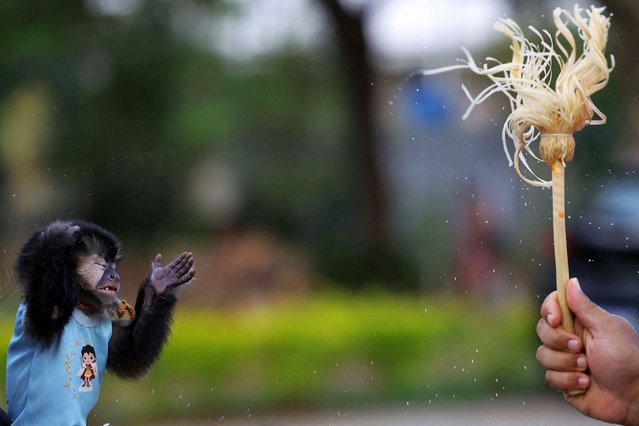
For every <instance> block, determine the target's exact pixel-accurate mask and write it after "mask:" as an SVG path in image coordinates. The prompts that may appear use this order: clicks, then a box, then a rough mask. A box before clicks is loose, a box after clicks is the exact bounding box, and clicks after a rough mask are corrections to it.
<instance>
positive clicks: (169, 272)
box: [150, 252, 195, 294]
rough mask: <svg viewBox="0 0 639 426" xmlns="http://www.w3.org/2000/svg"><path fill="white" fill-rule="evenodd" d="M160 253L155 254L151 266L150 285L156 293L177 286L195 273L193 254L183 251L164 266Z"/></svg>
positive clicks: (187, 280)
mask: <svg viewBox="0 0 639 426" xmlns="http://www.w3.org/2000/svg"><path fill="white" fill-rule="evenodd" d="M161 262H162V255H161V254H158V255H157V256H155V260H154V261H153V264H152V266H151V276H150V281H151V285H152V286H153V288H154V289H155V291H156V292H157V293H158V294H161V293H163V292H164V291H166V290H167V289H169V288H173V287H178V286H181V285H183V284H186V283H188V282H189V281H191V279H192V278H193V276H194V275H195V269H193V254H192V253H190V252H184V253H182V254H181V255H179V256H178V257H176V258H175V260H173V262H171V263H169V264H168V265H166V266H162V265H161Z"/></svg>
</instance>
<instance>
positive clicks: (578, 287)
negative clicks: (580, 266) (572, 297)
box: [570, 278, 581, 291]
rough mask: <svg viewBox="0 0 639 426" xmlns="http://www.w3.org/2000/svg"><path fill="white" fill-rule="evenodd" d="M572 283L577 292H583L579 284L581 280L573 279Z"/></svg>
mask: <svg viewBox="0 0 639 426" xmlns="http://www.w3.org/2000/svg"><path fill="white" fill-rule="evenodd" d="M570 281H571V282H572V285H573V286H575V288H576V289H577V290H579V291H581V285H580V284H579V280H578V279H577V278H571V279H570Z"/></svg>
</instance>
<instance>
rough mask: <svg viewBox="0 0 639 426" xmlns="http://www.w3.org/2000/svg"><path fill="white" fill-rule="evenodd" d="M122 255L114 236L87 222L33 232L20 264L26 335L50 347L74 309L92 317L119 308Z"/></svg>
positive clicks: (62, 224)
mask: <svg viewBox="0 0 639 426" xmlns="http://www.w3.org/2000/svg"><path fill="white" fill-rule="evenodd" d="M120 250H121V245H120V242H119V241H118V239H117V238H116V237H115V236H114V235H113V234H111V233H110V232H109V231H107V230H105V229H103V228H101V227H99V226H98V225H95V224H93V223H89V222H83V221H73V222H53V223H51V224H49V225H47V226H45V227H43V228H41V229H39V230H38V231H36V232H34V233H33V235H31V237H30V238H29V239H28V240H27V242H26V243H25V244H24V246H23V247H22V250H21V251H20V255H19V257H18V262H17V264H16V271H17V273H18V277H19V279H20V284H21V286H22V289H23V291H24V297H25V303H26V306H27V312H26V317H27V318H26V319H27V321H26V330H27V332H29V334H31V335H32V336H33V337H35V338H36V339H38V340H41V341H43V342H45V343H46V344H50V343H52V342H53V341H54V340H55V338H57V337H58V336H59V334H60V333H61V331H62V329H63V328H64V326H65V325H66V324H67V322H68V321H69V319H70V318H71V315H72V313H73V310H74V309H76V308H79V309H81V310H82V311H84V312H85V313H86V314H88V315H91V316H93V315H107V314H108V312H109V310H110V309H115V308H117V304H118V302H119V300H118V296H117V293H118V290H119V289H120V276H119V275H118V273H117V271H116V265H117V263H118V261H119V260H120V257H121V254H120Z"/></svg>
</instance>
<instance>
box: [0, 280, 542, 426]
mask: <svg viewBox="0 0 639 426" xmlns="http://www.w3.org/2000/svg"><path fill="white" fill-rule="evenodd" d="M535 315H536V314H535V310H534V309H532V308H531V307H530V306H529V305H526V304H524V303H517V302H513V303H510V304H502V305H498V306H494V305H493V306H488V305H485V304H480V303H478V302H472V301H462V300H459V299H454V298H452V297H430V298H416V297H409V296H389V295H387V294H360V295H347V294H344V293H326V292H325V293H322V294H319V295H315V296H314V297H312V298H309V299H306V300H302V301H300V300H296V301H291V302H281V303H277V304H269V305H263V306H259V307H252V308H250V309H246V310H240V311H217V312H212V311H211V312H208V311H203V310H193V309H192V308H190V307H188V306H186V305H181V306H180V309H179V311H178V313H177V315H176V319H175V325H174V328H173V334H172V337H171V339H170V342H169V344H168V346H167V348H166V349H165V351H164V354H163V356H162V359H161V361H160V362H159V363H158V364H157V365H156V366H155V368H154V369H153V371H152V372H151V373H150V375H149V376H148V377H146V378H145V379H143V380H142V381H139V382H125V381H122V380H119V379H117V378H115V377H113V376H109V375H107V379H106V380H105V384H104V386H103V388H102V393H101V396H100V400H99V402H98V405H97V406H96V408H95V409H94V411H93V413H92V414H91V416H90V419H89V423H90V424H91V423H97V422H107V421H109V422H118V423H119V424H136V423H139V422H142V421H150V420H152V419H159V418H162V419H171V418H175V419H177V418H180V419H184V418H194V419H197V418H200V419H203V418H204V419H205V418H218V416H220V415H233V414H236V415H241V414H244V415H245V414H246V413H247V412H249V413H250V412H252V411H254V410H261V411H264V410H287V409H297V408H299V407H304V408H319V407H327V406H336V405H353V404H363V403H371V402H372V403H378V402H383V403H391V402H392V401H408V400H410V401H429V400H436V399H452V398H472V397H478V396H480V395H483V396H484V397H485V396H486V395H488V396H489V397H491V398H493V397H494V398H498V397H500V395H508V394H510V395H512V393H517V392H523V391H531V390H539V388H540V386H541V383H543V375H542V374H541V372H540V371H539V369H538V367H537V366H536V363H535V361H534V352H535V345H536V343H535V339H534V337H533V336H534V323H535V320H536V318H535ZM12 321H13V318H12V317H10V316H3V317H2V326H1V336H0V337H1V338H2V339H4V341H6V342H8V338H9V335H10V333H11V329H12V324H11V323H12ZM0 356H1V357H2V358H3V359H2V360H1V361H2V362H4V358H5V357H6V351H2V353H1V355H0ZM131 356H135V354H133V353H132V354H131ZM100 424H102V423H100Z"/></svg>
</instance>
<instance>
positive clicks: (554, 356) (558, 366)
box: [536, 345, 588, 372]
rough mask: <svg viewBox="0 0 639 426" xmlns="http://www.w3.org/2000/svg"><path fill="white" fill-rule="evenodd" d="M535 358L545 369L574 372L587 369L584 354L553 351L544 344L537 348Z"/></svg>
mask: <svg viewBox="0 0 639 426" xmlns="http://www.w3.org/2000/svg"><path fill="white" fill-rule="evenodd" d="M536 358H537V362H539V364H541V366H542V367H544V368H546V369H547V370H554V371H565V372H568V371H573V372H574V371H586V370H587V369H588V360H587V359H586V355H584V354H575V353H569V352H563V351H555V350H553V349H550V348H549V347H548V346H544V345H541V346H539V348H537V353H536Z"/></svg>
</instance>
